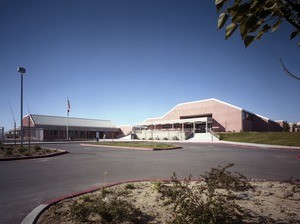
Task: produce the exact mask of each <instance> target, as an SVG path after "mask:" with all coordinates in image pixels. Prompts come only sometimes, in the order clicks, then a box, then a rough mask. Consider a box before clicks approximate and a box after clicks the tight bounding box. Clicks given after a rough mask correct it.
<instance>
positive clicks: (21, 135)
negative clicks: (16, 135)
mask: <svg viewBox="0 0 300 224" xmlns="http://www.w3.org/2000/svg"><path fill="white" fill-rule="evenodd" d="M18 72H19V73H20V74H21V130H20V140H21V146H23V75H24V74H25V73H26V69H25V68H23V67H18Z"/></svg>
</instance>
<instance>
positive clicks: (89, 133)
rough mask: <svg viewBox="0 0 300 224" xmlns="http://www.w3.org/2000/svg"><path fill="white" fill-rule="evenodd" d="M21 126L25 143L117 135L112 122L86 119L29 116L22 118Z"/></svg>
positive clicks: (112, 136)
mask: <svg viewBox="0 0 300 224" xmlns="http://www.w3.org/2000/svg"><path fill="white" fill-rule="evenodd" d="M23 126H24V132H23V133H24V135H23V136H24V140H25V141H27V140H28V139H29V138H30V139H31V140H34V141H45V140H46V141H49V140H50V141H51V140H65V139H67V137H68V139H71V140H87V139H96V138H99V139H103V138H109V139H113V138H117V136H118V134H119V128H118V127H117V126H116V125H114V124H113V123H112V121H110V120H98V119H87V118H75V117H60V116H49V115H38V114H30V115H26V116H24V117H23ZM67 131H68V132H67ZM67 133H68V135H67Z"/></svg>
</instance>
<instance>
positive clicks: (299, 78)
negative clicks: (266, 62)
mask: <svg viewBox="0 0 300 224" xmlns="http://www.w3.org/2000/svg"><path fill="white" fill-rule="evenodd" d="M279 61H280V63H281V66H282V67H283V71H284V72H285V73H286V74H287V75H289V76H291V77H293V78H294V79H297V80H299V81H300V77H298V76H296V75H293V74H292V73H291V72H290V71H289V70H288V69H287V68H286V67H285V66H284V64H283V62H282V60H281V59H279Z"/></svg>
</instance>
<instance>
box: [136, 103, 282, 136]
mask: <svg viewBox="0 0 300 224" xmlns="http://www.w3.org/2000/svg"><path fill="white" fill-rule="evenodd" d="M285 124H286V122H285V121H273V120H271V119H269V118H267V117H264V116H261V115H258V114H255V113H252V112H250V111H247V110H245V109H242V108H240V107H237V106H234V105H231V104H229V103H226V102H223V101H221V100H218V99H214V98H212V99H206V100H200V101H194V102H187V103H181V104H178V105H177V106H175V107H174V108H173V109H171V110H170V111H169V112H167V113H166V114H165V115H163V116H162V117H156V118H148V119H146V120H145V121H144V122H142V123H140V124H138V125H136V126H135V127H134V133H135V134H136V136H137V137H138V138H139V139H168V140H172V139H179V140H185V139H190V138H199V139H200V138H202V139H203V138H204V139H205V138H207V139H212V140H213V139H215V140H217V138H218V135H217V134H216V132H250V131H258V132H268V131H275V132H277V131H282V130H283V126H284V125H285Z"/></svg>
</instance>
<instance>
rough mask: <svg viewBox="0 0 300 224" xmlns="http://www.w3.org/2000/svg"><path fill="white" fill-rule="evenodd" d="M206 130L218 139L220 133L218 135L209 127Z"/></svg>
mask: <svg viewBox="0 0 300 224" xmlns="http://www.w3.org/2000/svg"><path fill="white" fill-rule="evenodd" d="M207 132H209V133H211V134H212V135H213V136H215V137H216V138H217V139H220V135H218V134H217V133H216V132H214V131H213V130H212V129H211V128H208V129H207Z"/></svg>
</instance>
